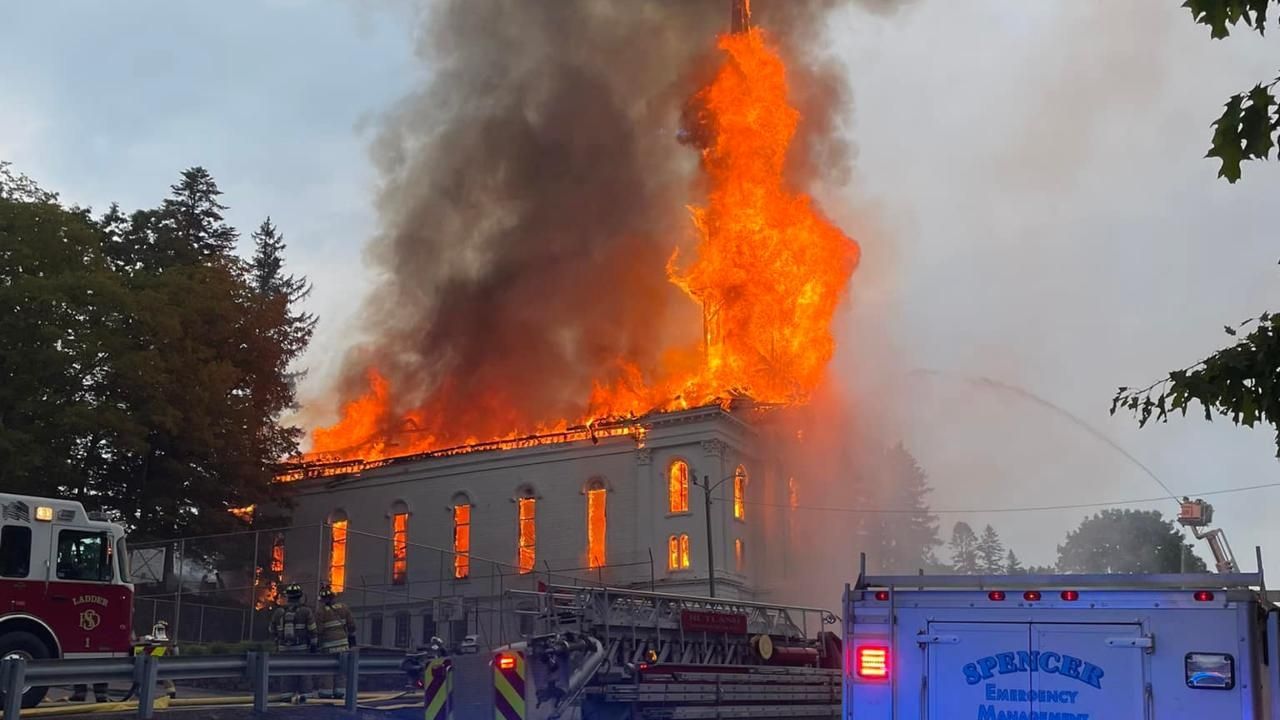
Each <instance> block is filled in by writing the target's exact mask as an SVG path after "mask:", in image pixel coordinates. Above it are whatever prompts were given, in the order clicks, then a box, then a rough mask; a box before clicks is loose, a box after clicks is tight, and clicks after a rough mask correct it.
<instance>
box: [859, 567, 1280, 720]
mask: <svg viewBox="0 0 1280 720" xmlns="http://www.w3.org/2000/svg"><path fill="white" fill-rule="evenodd" d="M1258 566H1259V568H1261V557H1260V556H1259V563H1258ZM1278 617H1280V615H1278V614H1277V607H1276V606H1275V605H1274V604H1273V603H1272V602H1270V601H1268V599H1267V595H1266V591H1265V588H1264V585H1263V576H1262V572H1261V570H1259V571H1258V572H1257V573H1239V572H1234V573H1198V574H1169V575H1022V576H958V575H937V576H928V575H905V576H881V577H876V576H869V575H867V574H866V573H865V571H864V572H863V573H861V574H860V575H859V577H858V581H857V583H856V584H854V585H852V586H846V588H845V598H844V618H843V620H844V639H845V643H844V647H845V672H844V681H843V682H844V704H843V710H842V713H843V717H844V718H846V720H849V719H851V718H856V719H857V720H900V719H902V718H912V719H916V718H922V719H923V718H928V719H929V720H942V719H945V720H952V719H953V718H954V719H957V720H1166V719H1173V718H1196V719H1197V720H1226V719H1228V718H1230V719H1235V718H1240V719H1242V720H1254V719H1264V718H1265V719H1277V720H1280V682H1278V679H1280V624H1278V623H1277V618H1278Z"/></svg>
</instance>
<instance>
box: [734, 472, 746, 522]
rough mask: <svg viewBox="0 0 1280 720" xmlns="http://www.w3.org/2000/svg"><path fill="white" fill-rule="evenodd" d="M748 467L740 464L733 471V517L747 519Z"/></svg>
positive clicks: (743, 520)
mask: <svg viewBox="0 0 1280 720" xmlns="http://www.w3.org/2000/svg"><path fill="white" fill-rule="evenodd" d="M747 477H748V476H747V467H746V466H745V465H739V466H738V467H737V468H736V469H735V470H734V471H733V519H734V520H737V521H738V522H746V521H747Z"/></svg>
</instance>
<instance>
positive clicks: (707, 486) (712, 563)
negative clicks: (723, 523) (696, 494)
mask: <svg viewBox="0 0 1280 720" xmlns="http://www.w3.org/2000/svg"><path fill="white" fill-rule="evenodd" d="M737 476H738V474H737V473H734V474H733V475H730V476H728V477H722V478H720V481H719V482H717V483H716V484H715V485H712V484H711V478H710V477H709V476H707V475H703V476H702V484H701V486H700V487H701V488H702V490H703V492H704V493H705V494H706V502H705V503H704V504H703V506H702V507H703V509H704V511H705V513H706V516H707V594H708V595H710V596H711V597H715V596H716V552H715V544H714V543H713V542H712V538H711V493H713V492H715V491H716V488H718V487H720V486H721V485H723V484H724V482H725V481H726V480H732V479H733V478H735V477H737ZM693 484H694V485H698V478H697V477H694V479H693Z"/></svg>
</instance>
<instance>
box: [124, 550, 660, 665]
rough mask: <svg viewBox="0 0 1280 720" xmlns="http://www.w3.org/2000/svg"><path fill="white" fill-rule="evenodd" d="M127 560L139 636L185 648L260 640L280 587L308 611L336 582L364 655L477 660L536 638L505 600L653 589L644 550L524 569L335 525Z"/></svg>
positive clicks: (535, 563)
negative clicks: (411, 652)
mask: <svg viewBox="0 0 1280 720" xmlns="http://www.w3.org/2000/svg"><path fill="white" fill-rule="evenodd" d="M477 539H479V538H477ZM130 560H131V567H132V574H133V580H134V584H135V604H134V627H135V629H136V630H137V632H138V634H140V635H141V634H145V633H146V632H149V629H150V628H152V627H153V626H154V625H155V624H156V623H157V622H159V621H164V622H166V623H168V626H169V630H168V632H169V635H170V636H171V637H173V638H175V639H176V640H177V641H178V642H185V643H193V642H194V643H238V642H256V641H268V640H270V639H271V636H270V627H269V625H270V616H271V613H272V611H273V610H274V609H275V608H276V607H277V601H278V595H279V591H280V589H281V588H282V587H283V584H284V583H299V584H301V585H302V586H303V588H304V590H305V592H306V595H307V596H308V601H309V602H314V601H315V599H316V598H317V597H318V595H319V589H320V587H321V586H322V585H324V584H329V583H332V584H333V586H334V588H335V589H336V590H339V591H340V592H341V597H342V601H343V602H345V603H346V604H347V605H348V606H349V607H351V609H352V611H353V612H354V614H355V616H356V620H357V625H358V629H357V638H358V642H359V643H360V644H361V645H363V646H373V647H388V648H413V647H418V646H423V645H426V644H428V643H429V642H431V640H432V639H433V638H439V639H440V640H441V641H443V642H444V643H446V644H447V645H448V646H450V647H451V648H452V649H453V650H454V651H455V652H460V653H467V652H471V651H476V652H480V651H484V650H487V649H490V648H493V647H496V646H499V645H502V644H505V643H508V642H511V641H513V640H516V639H519V638H520V637H522V636H525V635H528V634H529V633H531V632H533V613H534V610H535V609H534V608H532V607H524V606H523V605H522V603H527V601H525V600H518V599H515V598H513V597H512V596H511V594H510V593H509V592H508V591H511V590H537V589H539V588H540V587H543V586H546V585H553V584H555V585H580V586H604V585H609V586H615V587H638V588H644V589H652V588H653V585H654V581H655V577H654V571H655V570H654V559H653V557H652V554H651V553H648V552H645V553H642V554H631V555H627V554H622V553H613V554H611V555H610V560H611V561H612V562H610V563H608V564H606V565H602V566H599V567H590V566H589V565H588V564H587V563H586V561H585V558H584V557H574V558H561V559H556V558H546V559H541V558H536V559H533V558H529V557H526V558H525V565H524V567H521V566H519V565H518V564H517V563H514V562H501V561H496V560H492V559H488V558H484V557H480V556H478V555H476V554H474V553H470V552H455V551H454V550H452V549H446V548H440V547H434V546H430V545H424V544H421V543H413V542H409V541H408V540H407V539H406V538H405V537H403V536H399V537H396V536H392V537H388V536H379V535H375V534H372V533H366V532H360V531H357V530H354V529H351V528H349V527H346V526H334V525H309V526H296V527H289V528H278V529H264V530H252V531H244V532H238V533H228V534H223V535H212V536H202V537H190V538H183V539H178V540H171V541H165V542H155V543H140V544H137V545H135V546H133V547H131V549H130ZM530 560H532V561H530ZM517 562H518V561H517Z"/></svg>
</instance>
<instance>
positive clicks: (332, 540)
mask: <svg viewBox="0 0 1280 720" xmlns="http://www.w3.org/2000/svg"><path fill="white" fill-rule="evenodd" d="M350 527H351V521H350V519H348V518H347V515H346V513H335V514H334V515H333V516H332V517H331V519H330V520H329V567H328V573H327V575H328V581H329V587H330V588H332V589H333V591H334V592H335V593H341V592H343V591H344V590H346V588H347V554H348V553H347V549H348V548H347V531H348V530H349V529H350ZM339 548H341V550H342V552H341V554H340V555H341V563H339V562H338V560H337V558H338V557H339V552H338V549H339Z"/></svg>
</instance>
